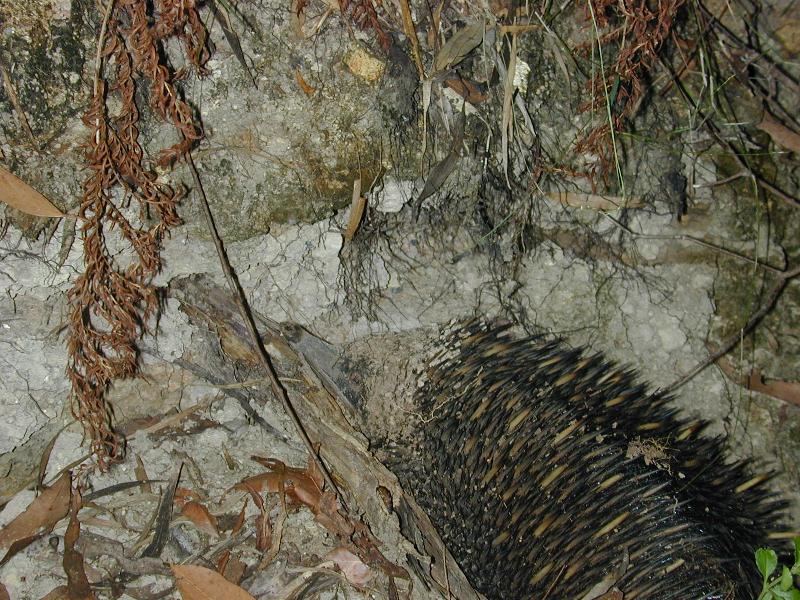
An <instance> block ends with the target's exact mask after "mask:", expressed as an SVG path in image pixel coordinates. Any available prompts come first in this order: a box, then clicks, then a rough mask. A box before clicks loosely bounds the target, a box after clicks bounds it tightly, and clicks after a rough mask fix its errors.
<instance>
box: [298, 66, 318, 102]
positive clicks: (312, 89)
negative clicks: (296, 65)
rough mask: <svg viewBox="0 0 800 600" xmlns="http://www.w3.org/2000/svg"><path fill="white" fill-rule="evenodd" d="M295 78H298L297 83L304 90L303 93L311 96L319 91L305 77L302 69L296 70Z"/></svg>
mask: <svg viewBox="0 0 800 600" xmlns="http://www.w3.org/2000/svg"><path fill="white" fill-rule="evenodd" d="M294 78H295V79H296V80H297V85H299V86H300V89H301V90H303V93H304V94H305V95H306V96H308V97H309V98H311V97H312V96H313V95H314V94H316V93H317V88H315V87H314V86H312V85H309V84H308V82H307V81H306V80H305V78H304V77H303V74H302V73H300V69H295V70H294Z"/></svg>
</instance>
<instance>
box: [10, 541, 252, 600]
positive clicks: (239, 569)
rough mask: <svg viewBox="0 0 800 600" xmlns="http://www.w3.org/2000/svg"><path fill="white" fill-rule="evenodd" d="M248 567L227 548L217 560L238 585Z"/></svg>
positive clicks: (228, 578)
mask: <svg viewBox="0 0 800 600" xmlns="http://www.w3.org/2000/svg"><path fill="white" fill-rule="evenodd" d="M246 568H247V565H246V564H245V563H244V562H242V561H241V560H240V559H239V557H238V556H237V555H235V554H233V553H232V552H231V551H230V550H225V552H223V553H222V555H221V556H220V557H219V559H218V560H217V572H218V573H219V574H220V575H222V576H223V577H225V579H227V580H228V581H230V582H231V583H235V584H237V585H238V584H239V582H240V581H241V580H242V577H243V576H244V572H245V569H246ZM0 600H1V599H0Z"/></svg>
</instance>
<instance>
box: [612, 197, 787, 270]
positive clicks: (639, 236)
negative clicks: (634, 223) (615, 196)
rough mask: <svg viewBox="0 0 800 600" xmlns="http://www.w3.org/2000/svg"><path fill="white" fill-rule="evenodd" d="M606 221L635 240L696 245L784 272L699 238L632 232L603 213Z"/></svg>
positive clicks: (762, 267) (756, 265) (761, 267)
mask: <svg viewBox="0 0 800 600" xmlns="http://www.w3.org/2000/svg"><path fill="white" fill-rule="evenodd" d="M601 214H602V215H603V216H604V217H605V218H606V219H608V220H609V221H611V222H612V223H613V224H614V225H616V226H617V227H619V228H620V229H622V230H623V231H624V232H625V233H627V234H628V235H630V236H632V237H634V238H637V239H644V240H676V241H683V242H692V243H694V244H698V245H699V246H703V247H704V248H708V249H710V250H713V251H714V252H719V253H720V254H724V255H726V256H730V257H731V258H734V259H736V260H741V261H743V262H746V263H749V264H751V265H753V266H755V267H757V268H759V269H763V270H764V271H769V272H770V273H775V274H776V275H778V276H779V277H780V276H782V275H783V274H784V273H785V271H784V269H780V268H778V267H773V266H772V265H768V264H766V263H763V262H759V261H758V260H756V259H754V258H750V257H749V256H745V255H744V254H740V253H739V252H735V251H733V250H729V249H728V248H725V247H723V246H718V245H717V244H712V243H711V242H707V241H705V240H703V239H701V238H698V237H694V236H693V235H687V234H683V233H681V234H678V235H653V234H649V233H637V232H636V231H633V230H632V229H631V228H630V227H628V226H627V225H625V224H624V223H622V222H620V221H618V220H617V219H615V218H614V217H612V216H611V215H609V214H607V213H605V212H603V213H601Z"/></svg>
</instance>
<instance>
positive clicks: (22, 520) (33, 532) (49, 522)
mask: <svg viewBox="0 0 800 600" xmlns="http://www.w3.org/2000/svg"><path fill="white" fill-rule="evenodd" d="M70 492H71V482H70V477H69V473H64V474H63V475H61V477H59V478H58V480H57V481H56V482H55V483H54V484H53V485H52V486H51V487H49V488H47V489H46V490H44V491H43V492H42V494H41V495H40V496H39V497H38V498H36V499H35V500H34V501H33V502H31V504H30V506H28V508H26V509H25V511H24V512H22V514H20V515H18V516H17V517H16V518H15V519H14V520H13V521H11V522H10V523H9V524H8V525H6V526H5V527H4V528H3V529H2V530H0V556H2V560H0V564H3V563H4V562H6V561H7V560H8V559H9V558H11V557H12V556H13V555H14V554H16V553H17V552H19V551H20V550H22V549H23V548H24V547H25V546H27V545H28V544H30V543H31V542H32V541H33V540H35V539H36V538H38V537H40V536H42V535H45V534H47V533H50V531H52V529H53V526H54V525H55V524H56V523H58V522H59V521H60V520H61V519H63V518H64V517H66V516H67V513H68V512H69V502H70V496H71V493H70Z"/></svg>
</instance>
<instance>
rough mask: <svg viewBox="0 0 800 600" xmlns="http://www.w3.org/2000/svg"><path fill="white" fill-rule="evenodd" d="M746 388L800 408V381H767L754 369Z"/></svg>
mask: <svg viewBox="0 0 800 600" xmlns="http://www.w3.org/2000/svg"><path fill="white" fill-rule="evenodd" d="M745 387H747V389H749V390H753V391H754V392H761V393H762V394H767V395H768V396H772V397H773V398H777V399H778V400H783V401H784V402H789V403H790V404H794V405H795V406H800V381H783V380H781V379H771V380H769V381H766V380H764V377H763V375H762V373H761V371H759V370H758V369H753V371H752V372H751V373H750V377H748V379H747V383H746V386H745Z"/></svg>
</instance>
